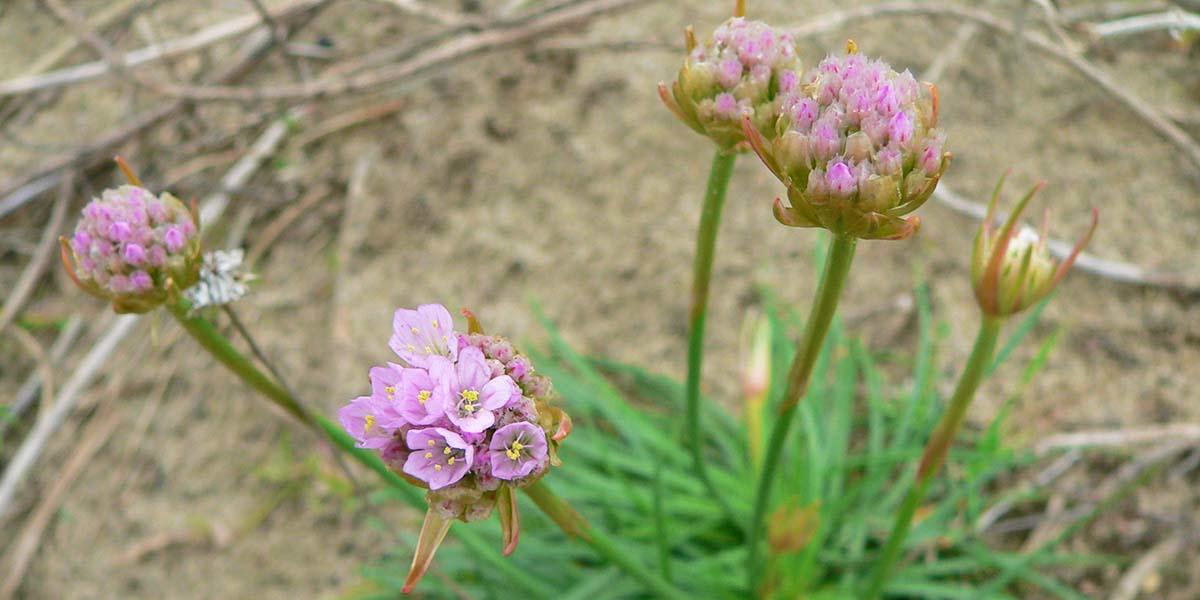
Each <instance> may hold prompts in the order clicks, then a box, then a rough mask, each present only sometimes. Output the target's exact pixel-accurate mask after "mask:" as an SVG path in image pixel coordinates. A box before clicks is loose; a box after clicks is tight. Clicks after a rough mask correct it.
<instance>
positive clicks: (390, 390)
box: [383, 385, 396, 400]
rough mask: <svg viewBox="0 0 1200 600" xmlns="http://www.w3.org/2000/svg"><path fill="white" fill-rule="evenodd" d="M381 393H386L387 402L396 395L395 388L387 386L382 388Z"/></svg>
mask: <svg viewBox="0 0 1200 600" xmlns="http://www.w3.org/2000/svg"><path fill="white" fill-rule="evenodd" d="M383 391H384V392H386V393H387V397H388V400H391V399H392V397H394V396H395V395H396V386H394V385H389V386H387V387H385V388H383Z"/></svg>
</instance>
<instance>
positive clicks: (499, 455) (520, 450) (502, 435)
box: [488, 421, 547, 481]
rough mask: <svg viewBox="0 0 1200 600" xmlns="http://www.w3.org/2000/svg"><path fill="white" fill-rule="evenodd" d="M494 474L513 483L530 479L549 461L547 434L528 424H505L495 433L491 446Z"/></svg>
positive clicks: (490, 457) (490, 452) (490, 454)
mask: <svg viewBox="0 0 1200 600" xmlns="http://www.w3.org/2000/svg"><path fill="white" fill-rule="evenodd" d="M488 450H489V452H488V458H489V459H490V460H491V463H492V475H493V476H495V477H497V478H499V479H504V480H508V481H511V480H513V479H520V478H522V477H527V476H529V475H530V474H532V473H533V472H534V471H536V470H538V469H539V468H540V467H541V466H542V465H543V464H544V463H545V460H546V452H547V446H546V432H544V431H542V428H541V427H538V426H537V425H534V424H533V423H529V422H525V421H522V422H519V423H512V424H511V425H505V426H504V427H501V428H500V429H497V430H496V433H494V434H492V441H491V443H490V444H489V445H488Z"/></svg>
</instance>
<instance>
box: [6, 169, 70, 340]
mask: <svg viewBox="0 0 1200 600" xmlns="http://www.w3.org/2000/svg"><path fill="white" fill-rule="evenodd" d="M74 181H75V178H74V177H71V176H69V175H68V176H67V177H64V178H63V180H62V183H61V184H60V186H59V192H58V200H57V201H55V203H54V209H53V210H52V211H51V213H50V222H48V223H46V228H45V229H43V230H42V238H41V239H40V240H38V245H37V250H35V251H34V253H33V258H32V259H30V261H29V264H28V265H26V266H25V270H24V271H22V272H21V276H20V277H19V278H17V283H16V285H14V286H13V287H12V290H11V291H10V292H9V293H8V299H6V300H5V301H4V307H3V308H0V333H4V328H5V327H8V324H9V323H11V322H12V320H13V319H15V318H16V317H17V313H19V312H20V311H21V307H23V306H24V305H25V301H26V300H28V299H29V295H30V294H32V293H33V290H34V288H36V286H37V282H38V281H40V280H41V278H42V275H43V274H45V272H46V267H47V266H49V265H50V263H52V262H53V261H51V260H50V258H51V257H52V256H54V255H56V254H57V253H56V252H55V250H56V249H57V247H58V232H59V231H60V230H61V229H62V223H63V217H65V216H66V214H67V207H68V206H70V205H71V187H72V185H73V183H74Z"/></svg>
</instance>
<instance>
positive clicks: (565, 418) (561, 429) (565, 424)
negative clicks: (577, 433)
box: [550, 412, 574, 442]
mask: <svg viewBox="0 0 1200 600" xmlns="http://www.w3.org/2000/svg"><path fill="white" fill-rule="evenodd" d="M573 427H574V425H573V424H572V423H571V415H568V414H567V413H566V412H561V418H560V420H559V421H558V430H557V431H555V432H554V435H552V436H550V439H552V440H554V441H556V442H561V441H563V440H565V439H567V436H568V435H571V429H572V428H573Z"/></svg>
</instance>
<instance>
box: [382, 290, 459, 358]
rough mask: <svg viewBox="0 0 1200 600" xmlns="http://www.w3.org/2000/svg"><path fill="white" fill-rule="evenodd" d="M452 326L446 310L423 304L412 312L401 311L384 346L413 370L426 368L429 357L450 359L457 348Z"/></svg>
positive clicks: (440, 306)
mask: <svg viewBox="0 0 1200 600" xmlns="http://www.w3.org/2000/svg"><path fill="white" fill-rule="evenodd" d="M453 327H454V322H453V321H452V320H451V318H450V311H448V310H446V307H444V306H442V305H440V304H424V305H421V306H418V307H417V308H416V310H413V309H409V308H401V309H399V310H397V311H396V314H395V316H394V317H393V319H392V328H393V330H394V332H393V334H392V339H391V340H389V341H388V345H389V346H391V348H392V350H393V351H394V352H395V353H396V354H397V355H399V356H400V358H402V359H404V361H405V362H407V363H408V364H409V365H411V366H414V367H428V366H429V364H430V357H432V356H445V357H447V358H449V359H450V360H454V359H455V358H456V357H457V356H458V345H457V344H456V343H455V340H454V336H453V333H454V332H453V331H452V329H453Z"/></svg>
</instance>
